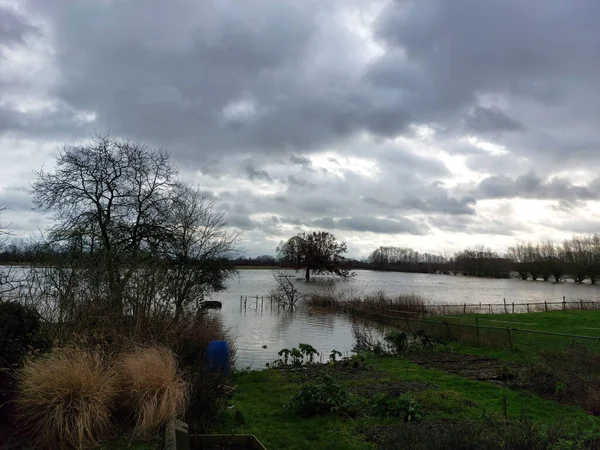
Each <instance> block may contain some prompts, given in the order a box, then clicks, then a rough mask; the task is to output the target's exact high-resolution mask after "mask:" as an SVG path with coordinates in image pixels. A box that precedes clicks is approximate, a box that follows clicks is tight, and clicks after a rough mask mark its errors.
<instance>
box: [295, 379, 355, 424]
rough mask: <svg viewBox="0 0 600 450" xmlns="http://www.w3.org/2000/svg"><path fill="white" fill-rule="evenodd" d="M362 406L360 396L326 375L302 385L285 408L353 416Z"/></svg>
mask: <svg viewBox="0 0 600 450" xmlns="http://www.w3.org/2000/svg"><path fill="white" fill-rule="evenodd" d="M362 406H364V401H363V400H362V399H361V398H360V397H358V396H356V395H354V394H352V393H351V392H350V391H348V390H347V389H345V388H343V387H342V386H340V385H339V384H338V383H335V382H334V381H333V379H332V378H331V377H328V376H326V377H324V378H323V381H321V382H318V383H306V384H304V385H302V387H301V388H300V390H298V392H296V394H294V396H293V397H292V398H291V399H290V400H289V402H288V403H287V404H286V405H285V408H286V409H288V410H290V411H294V412H296V413H299V414H303V415H307V416H314V415H316V414H322V413H332V412H338V413H342V414H345V415H347V416H355V415H356V414H357V413H358V411H360V410H361V409H362Z"/></svg>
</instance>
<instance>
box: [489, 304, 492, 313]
mask: <svg viewBox="0 0 600 450" xmlns="http://www.w3.org/2000/svg"><path fill="white" fill-rule="evenodd" d="M488 306H489V307H490V314H491V313H492V304H491V303H489V304H488Z"/></svg>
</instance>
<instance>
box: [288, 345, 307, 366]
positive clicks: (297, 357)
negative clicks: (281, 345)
mask: <svg viewBox="0 0 600 450" xmlns="http://www.w3.org/2000/svg"><path fill="white" fill-rule="evenodd" d="M290 355H291V357H292V364H293V365H294V366H299V365H301V364H302V360H303V359H304V356H302V352H301V351H300V350H298V349H297V348H296V347H294V348H292V350H291V351H290Z"/></svg>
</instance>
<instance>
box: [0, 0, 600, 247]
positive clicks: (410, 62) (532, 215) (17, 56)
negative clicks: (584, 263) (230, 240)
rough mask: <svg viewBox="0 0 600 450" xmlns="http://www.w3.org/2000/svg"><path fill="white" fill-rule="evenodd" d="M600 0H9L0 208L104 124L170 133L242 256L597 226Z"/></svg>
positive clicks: (188, 173) (12, 219)
mask: <svg viewBox="0 0 600 450" xmlns="http://www.w3.org/2000/svg"><path fill="white" fill-rule="evenodd" d="M599 21H600V2H599V1H598V0H527V1H523V0H502V1H481V0H453V1H446V0H428V1H422V0H413V1H411V0H395V1H394V0H388V1H380V0H372V1H371V0H335V1H333V0H331V1H327V0H319V1H316V0H302V1H286V2H282V1H280V0H253V1H235V0H201V1H194V0H170V1H168V2H167V1H164V0H145V1H141V0H138V1H135V0H121V1H116V0H81V1H74V0H52V1H48V0H25V1H16V0H0V204H6V205H7V206H8V208H9V209H8V210H7V211H5V212H4V213H3V214H2V217H1V218H0V219H1V221H2V224H3V225H10V228H11V230H12V232H13V233H14V234H15V235H16V236H23V237H28V236H34V235H37V234H39V232H40V230H43V229H44V227H46V226H48V224H49V220H50V219H49V217H46V216H44V215H42V214H41V213H39V212H37V211H34V210H33V209H32V208H33V204H32V202H31V196H30V195H29V193H28V191H29V189H30V186H31V183H32V182H33V180H34V179H35V174H34V172H35V171H36V170H39V169H41V168H42V167H43V168H44V169H45V170H52V167H53V164H54V158H55V156H56V152H57V150H58V149H60V148H61V147H63V146H64V145H75V144H78V143H82V142H86V141H88V140H89V139H90V137H91V136H92V135H93V134H94V133H100V134H103V133H106V132H110V133H111V135H113V136H119V137H122V138H125V139H132V140H136V141H140V142H143V143H146V144H148V145H150V146H152V147H161V148H165V149H167V150H169V151H170V153H171V157H172V161H173V162H174V163H175V165H176V166H177V167H178V168H179V173H180V177H181V178H182V179H184V180H185V181H186V182H188V183H190V184H192V185H194V186H198V187H200V188H201V189H202V190H203V191H204V192H205V194H206V196H207V197H209V198H210V199H212V200H214V201H215V202H216V204H217V205H218V207H220V208H224V209H226V210H227V211H228V214H227V217H228V224H229V227H231V230H232V231H239V232H240V233H241V234H240V242H241V245H242V248H243V250H244V252H245V253H246V255H248V256H257V255H262V254H274V253H275V248H276V247H277V245H278V243H279V242H280V241H282V240H284V239H287V238H289V237H291V236H293V235H295V234H297V233H299V232H301V231H311V230H326V231H329V232H331V233H333V234H334V235H335V236H336V237H337V238H339V239H341V240H344V241H346V242H347V244H348V249H349V252H348V255H349V256H353V257H364V256H367V255H368V254H369V253H370V252H371V251H373V250H374V249H375V248H377V247H378V246H380V245H395V246H403V247H412V248H414V249H416V250H418V251H421V252H425V251H427V252H434V253H445V254H451V253H453V252H454V251H456V250H460V249H462V248H465V247H470V246H473V245H476V244H484V245H486V246H488V247H491V248H492V249H493V250H495V251H498V252H504V251H505V250H506V248H507V247H508V246H510V245H512V244H514V243H517V242H521V241H530V240H531V241H541V240H544V239H553V240H562V239H564V238H568V237H571V236H572V235H573V234H580V233H594V232H596V231H600V175H599V173H598V170H597V167H598V164H599V163H600V145H599V144H600V133H599V132H598V129H597V127H598V125H599V124H600V32H598V28H597V27H598V22H599Z"/></svg>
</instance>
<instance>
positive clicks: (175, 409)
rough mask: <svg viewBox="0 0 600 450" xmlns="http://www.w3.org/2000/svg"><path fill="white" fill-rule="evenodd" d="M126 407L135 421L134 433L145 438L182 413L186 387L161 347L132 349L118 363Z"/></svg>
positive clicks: (172, 358)
mask: <svg viewBox="0 0 600 450" xmlns="http://www.w3.org/2000/svg"><path fill="white" fill-rule="evenodd" d="M120 369H121V379H122V384H123V391H124V394H125V400H126V402H127V403H126V405H127V407H128V408H129V409H130V411H131V413H132V414H133V416H134V418H135V428H134V433H135V434H136V435H138V436H148V434H149V433H151V432H153V431H156V430H157V429H158V427H159V426H160V425H162V424H163V423H165V422H166V421H167V420H169V419H170V418H172V417H176V416H178V415H180V414H181V413H183V411H184V409H185V405H186V400H187V393H188V385H187V383H186V382H185V381H184V380H183V378H182V377H181V376H180V374H179V372H178V370H177V362H176V361H175V358H174V356H173V354H172V353H171V351H170V350H168V349H167V348H164V347H148V348H144V347H135V348H134V349H133V350H131V351H130V352H129V353H127V354H125V355H124V356H123V357H122V358H121V361H120Z"/></svg>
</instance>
